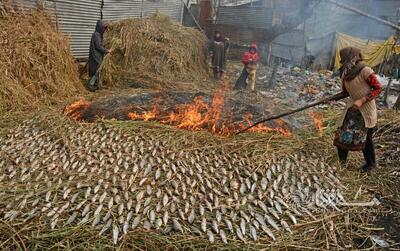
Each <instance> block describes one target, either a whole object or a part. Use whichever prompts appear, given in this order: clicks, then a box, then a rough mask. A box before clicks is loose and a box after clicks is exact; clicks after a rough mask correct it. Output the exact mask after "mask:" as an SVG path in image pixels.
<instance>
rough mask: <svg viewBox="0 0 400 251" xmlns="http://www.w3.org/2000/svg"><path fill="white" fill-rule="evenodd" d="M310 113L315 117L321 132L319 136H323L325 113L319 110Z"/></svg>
mask: <svg viewBox="0 0 400 251" xmlns="http://www.w3.org/2000/svg"><path fill="white" fill-rule="evenodd" d="M308 115H309V116H310V117H311V118H312V119H313V121H314V125H315V128H316V129H317V130H318V132H319V136H322V135H323V134H324V125H323V123H324V115H323V114H322V113H317V112H310V113H309V114H308Z"/></svg>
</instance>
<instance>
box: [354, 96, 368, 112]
mask: <svg viewBox="0 0 400 251" xmlns="http://www.w3.org/2000/svg"><path fill="white" fill-rule="evenodd" d="M365 101H366V100H365V98H361V99H357V100H356V101H354V104H353V106H352V107H351V108H352V109H353V110H358V109H360V108H361V106H363V105H364V103H365Z"/></svg>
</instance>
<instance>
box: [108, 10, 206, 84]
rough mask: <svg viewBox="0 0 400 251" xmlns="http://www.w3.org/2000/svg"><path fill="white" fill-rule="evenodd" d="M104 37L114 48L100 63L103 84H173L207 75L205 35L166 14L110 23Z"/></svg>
mask: <svg viewBox="0 0 400 251" xmlns="http://www.w3.org/2000/svg"><path fill="white" fill-rule="evenodd" d="M105 41H106V47H108V48H112V49H113V52H112V53H111V54H109V55H107V56H106V57H105V59H104V62H103V66H102V74H103V79H104V84H105V85H108V86H121V85H133V86H141V87H159V86H160V87H172V86H174V85H175V84H176V83H178V82H186V81H194V82H196V81H202V80H205V79H207V78H208V69H207V63H206V53H205V52H206V46H207V38H206V36H205V35H204V34H202V33H201V32H200V31H197V30H195V29H193V28H187V27H183V26H181V25H179V24H177V23H174V22H173V21H171V20H170V18H169V17H167V16H163V15H161V14H155V15H153V16H152V17H149V18H144V19H127V20H123V21H119V22H116V23H112V24H111V25H110V27H109V29H108V31H107V32H106V34H105Z"/></svg>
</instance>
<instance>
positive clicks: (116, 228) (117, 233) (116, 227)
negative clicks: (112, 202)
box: [113, 224, 119, 245]
mask: <svg viewBox="0 0 400 251" xmlns="http://www.w3.org/2000/svg"><path fill="white" fill-rule="evenodd" d="M118 235H119V228H118V225H117V224H115V225H114V226H113V242H114V245H117V243H118Z"/></svg>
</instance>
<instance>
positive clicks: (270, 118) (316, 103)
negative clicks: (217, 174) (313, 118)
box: [236, 93, 347, 135]
mask: <svg viewBox="0 0 400 251" xmlns="http://www.w3.org/2000/svg"><path fill="white" fill-rule="evenodd" d="M346 97H347V95H345V94H343V93H339V94H336V95H334V96H332V97H329V98H326V99H323V100H321V101H318V102H315V103H312V104H309V105H306V106H304V107H301V108H299V109H296V110H292V111H289V112H285V113H282V114H279V115H276V116H272V117H269V118H266V119H263V120H260V121H258V122H256V123H254V124H253V125H251V126H249V127H247V128H245V129H243V130H241V131H239V132H237V133H236V135H238V134H241V133H243V132H246V131H248V130H250V129H251V128H253V127H255V126H257V125H259V124H262V123H265V122H268V121H271V120H275V119H279V118H282V117H285V116H289V115H291V114H294V113H297V112H301V111H304V110H306V109H309V108H311V107H315V106H317V105H321V104H324V103H326V102H329V101H337V100H341V99H344V98H346Z"/></svg>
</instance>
